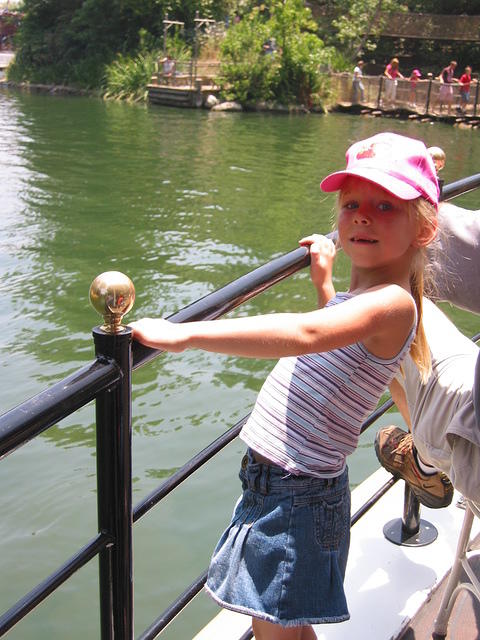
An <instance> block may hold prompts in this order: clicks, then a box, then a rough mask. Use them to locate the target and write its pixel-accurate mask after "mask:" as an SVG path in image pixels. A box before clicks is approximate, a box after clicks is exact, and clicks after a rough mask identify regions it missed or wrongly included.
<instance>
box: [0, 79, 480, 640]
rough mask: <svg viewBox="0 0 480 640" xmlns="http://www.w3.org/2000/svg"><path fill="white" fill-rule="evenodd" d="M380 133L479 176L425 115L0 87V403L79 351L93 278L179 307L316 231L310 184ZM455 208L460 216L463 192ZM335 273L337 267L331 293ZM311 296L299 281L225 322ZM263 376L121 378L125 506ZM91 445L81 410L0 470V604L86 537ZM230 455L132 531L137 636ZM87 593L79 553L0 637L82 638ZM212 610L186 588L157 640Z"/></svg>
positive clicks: (239, 408) (218, 487)
mask: <svg viewBox="0 0 480 640" xmlns="http://www.w3.org/2000/svg"><path fill="white" fill-rule="evenodd" d="M382 130H394V131H397V132H403V133H406V134H409V135H412V136H415V137H422V138H423V139H424V140H425V142H426V144H427V145H428V146H431V145H438V146H441V147H442V148H443V149H444V150H445V152H446V154H447V166H446V169H445V170H444V176H443V177H444V178H445V181H446V182H447V183H448V182H450V181H453V180H457V179H459V178H461V177H463V176H466V175H470V174H472V173H477V172H478V171H479V169H480V167H479V165H478V158H479V157H480V137H479V135H478V131H472V130H460V129H456V128H453V127H450V126H446V125H441V124H436V125H434V126H431V125H427V124H417V123H412V122H402V121H399V120H388V119H371V118H362V117H355V116H346V115H328V116H319V115H311V116H274V115H266V114H222V113H211V112H206V111H195V110H177V109H168V108H160V107H150V108H149V107H145V106H131V105H126V104H118V103H106V102H102V101H99V100H95V99H88V98H59V97H50V96H40V95H26V94H19V93H13V92H12V93H9V92H6V91H4V92H2V93H0V140H1V143H0V180H1V203H2V204H1V213H0V266H1V274H2V280H1V305H0V313H1V326H2V334H1V339H0V366H1V375H2V377H1V380H2V384H1V387H0V409H1V411H2V412H3V411H6V410H8V409H10V408H11V407H13V406H15V405H16V404H19V403H20V402H22V401H23V400H25V399H27V398H28V397H30V396H32V395H34V394H35V393H38V392H40V391H42V390H43V389H44V388H46V387H47V386H49V385H50V384H53V383H54V382H56V381H58V380H60V379H61V378H63V377H65V376H66V375H68V374H70V373H72V372H73V371H75V370H76V369H77V368H79V367H80V366H82V365H83V364H85V363H87V362H90V361H91V360H93V357H94V355H93V342H92V338H91V329H92V327H93V326H95V325H97V324H99V323H100V322H99V321H100V318H99V316H97V315H96V313H95V312H94V310H93V308H92V307H91V306H90V304H89V300H88V290H89V287H90V284H91V282H92V280H93V279H94V278H95V277H96V276H97V275H98V274H100V273H102V272H104V271H109V270H118V271H122V272H124V273H126V274H127V275H128V276H129V277H130V278H131V279H132V280H133V282H134V284H135V288H136V295H137V298H136V302H135V306H134V308H133V310H132V311H131V312H130V314H129V316H128V317H127V319H134V318H136V317H142V316H145V315H150V316H155V315H160V314H169V313H171V312H173V311H175V310H176V309H178V308H180V307H182V306H185V305H186V304H188V303H189V302H191V301H193V300H194V299H196V298H198V297H200V296H203V295H205V294H206V293H208V292H210V291H213V290H214V289H216V288H218V287H220V286H221V285H223V284H225V283H226V282H228V281H230V280H232V279H234V278H236V277H238V276H240V275H242V274H243V273H245V272H247V271H249V270H251V269H253V268H255V267H257V266H259V265H261V264H263V263H265V262H267V261H268V260H269V259H271V258H272V257H274V256H276V255H280V254H282V253H285V252H287V251H290V250H291V249H293V248H295V247H296V246H297V240H298V239H299V238H300V237H302V236H303V235H306V234H308V233H311V232H313V231H316V232H324V231H328V230H329V229H330V226H331V222H330V221H331V217H332V212H333V208H334V197H333V196H330V195H329V196H327V195H325V194H322V193H321V192H320V190H319V188H318V183H319V181H320V179H321V178H322V177H323V176H324V175H325V174H326V173H327V172H329V171H332V170H334V169H337V168H339V167H340V166H342V165H343V161H344V153H345V149H346V147H347V146H348V144H350V143H351V142H352V141H354V140H356V139H359V138H362V137H367V136H369V135H372V134H373V133H376V132H379V131H382ZM457 202H458V204H460V205H462V206H467V207H471V208H475V209H476V208H479V207H478V196H476V195H475V194H469V195H466V196H464V197H462V198H458V199H457ZM347 273H348V268H347V265H346V263H344V261H343V260H342V258H340V259H339V264H338V267H337V270H336V278H337V286H338V288H342V287H345V286H346V285H347ZM314 303H315V298H314V295H313V290H312V287H311V286H310V284H309V278H308V273H307V272H305V273H301V274H298V275H297V276H295V277H294V278H293V279H291V280H290V281H288V282H286V283H283V284H281V285H279V286H278V287H276V288H275V289H274V290H271V291H269V292H267V293H266V294H264V295H263V296H261V297H259V298H258V299H256V300H254V301H251V302H250V303H248V304H247V305H245V306H244V307H243V308H242V309H241V310H238V311H237V312H236V313H239V314H246V313H259V312H267V311H270V310H276V311H287V310H289V311H292V310H303V309H309V308H312V306H313V305H314ZM448 313H449V314H450V315H451V316H452V317H454V319H455V321H456V322H457V323H458V324H459V325H460V327H461V328H462V330H463V331H464V332H465V333H466V334H468V335H473V334H474V333H475V332H476V331H478V319H475V318H474V317H472V316H470V315H469V314H466V313H464V312H459V311H457V310H454V309H450V308H449V309H448ZM271 366H272V362H270V361H255V360H248V359H238V358H228V357H224V356H216V355H213V354H207V353H200V352H187V353H184V354H179V355H166V356H162V357H160V358H158V359H157V360H156V361H154V362H153V363H150V364H149V365H146V366H145V367H143V368H142V369H140V370H138V371H136V372H135V373H134V378H133V383H134V399H133V416H134V422H133V430H134V439H133V475H134V484H133V490H134V503H137V502H138V501H139V500H140V499H141V498H142V497H144V496H145V495H146V494H147V493H149V492H150V491H151V490H152V489H153V488H155V487H156V486H158V485H159V484H160V483H161V481H162V479H164V478H166V477H168V476H169V475H170V474H171V473H172V472H173V471H174V470H175V469H177V468H178V467H179V466H180V465H181V464H182V463H183V462H184V461H186V460H187V458H188V457H190V456H191V455H193V454H194V453H195V452H197V451H198V450H199V449H201V448H203V447H204V446H206V445H207V444H208V443H209V442H210V441H211V440H213V439H214V438H216V437H217V436H218V435H220V434H221V433H223V432H224V431H225V430H226V429H227V428H228V427H229V426H231V425H232V424H234V423H235V422H236V421H237V420H238V419H239V418H240V417H242V416H243V415H245V414H246V413H247V411H248V410H249V409H250V408H251V405H252V403H253V401H254V398H255V395H256V392H257V391H258V389H259V388H260V385H261V383H262V381H263V379H264V378H265V376H266V374H267V373H268V371H269V369H270V368H271ZM394 419H397V420H398V419H399V418H398V416H397V415H396V414H395V415H393V416H392V414H390V415H389V416H388V417H386V418H384V419H383V423H384V424H385V423H388V422H391V421H392V420H394ZM373 436H374V433H373V430H371V432H367V433H366V434H365V435H364V436H363V437H362V440H361V445H360V447H359V449H358V451H357V452H356V453H355V454H354V455H353V456H351V460H350V464H349V466H350V474H351V480H352V484H353V485H355V484H358V482H360V481H361V480H362V479H363V478H364V477H365V476H366V475H368V474H369V473H370V472H371V471H372V470H373V469H375V468H376V467H377V462H376V458H375V455H374V452H373V448H372V440H373ZM94 443H95V426H94V407H93V406H88V407H86V408H84V409H83V410H81V411H79V412H77V413H76V414H75V415H74V416H73V417H71V418H70V419H68V420H64V421H63V422H62V423H60V424H59V425H57V426H55V427H53V428H51V429H50V430H48V431H47V432H46V433H45V434H43V435H42V436H40V437H38V438H36V439H35V441H33V442H31V443H29V444H28V445H26V446H24V447H22V448H21V449H19V450H18V451H16V452H14V453H13V454H12V455H10V456H8V457H7V458H6V459H4V460H2V463H1V465H0V486H1V488H2V490H1V493H0V511H1V514H2V517H1V518H0V576H1V577H0V613H1V612H3V611H5V610H6V609H7V608H9V607H10V606H12V605H13V604H14V603H15V602H16V601H17V600H18V599H19V598H20V597H21V596H22V595H23V594H24V593H25V592H27V591H29V590H30V589H31V588H32V587H33V586H35V585H36V584H37V583H38V582H39V581H40V580H42V579H43V578H44V577H46V576H47V575H48V574H50V573H51V572H53V571H54V570H55V569H56V568H57V567H58V566H59V565H60V564H61V563H62V562H64V560H66V559H67V558H68V557H70V556H71V555H72V554H73V553H74V552H76V551H77V550H78V549H79V548H80V547H81V546H82V545H83V544H85V543H86V542H87V541H88V540H89V539H90V538H91V537H92V536H93V535H94V534H95V532H96V499H95V487H96V474H95V451H94ZM243 449H244V447H243V445H242V444H241V443H240V442H238V441H237V442H235V443H233V444H232V445H230V446H229V447H228V448H227V449H226V450H225V451H224V452H223V453H222V454H221V455H220V456H218V459H216V460H215V461H214V462H213V463H212V464H211V465H210V466H209V467H208V468H207V469H206V470H202V471H200V472H198V473H196V474H195V475H194V476H193V478H192V479H191V481H190V482H188V483H187V484H186V485H185V486H184V487H182V488H180V489H179V490H177V491H176V492H174V494H173V495H171V496H170V497H169V498H167V499H166V500H165V501H164V502H163V503H162V504H161V505H160V506H159V507H157V508H156V509H155V510H154V511H153V512H150V513H149V514H147V515H146V516H145V517H143V518H142V519H141V520H140V521H139V522H138V523H137V524H136V525H135V529H134V541H135V550H134V570H135V620H136V635H138V634H139V633H141V632H142V631H143V630H144V629H145V628H146V627H147V626H148V625H149V624H150V623H151V622H152V621H153V619H154V618H155V617H156V616H157V615H159V614H160V613H161V612H162V611H163V610H164V609H165V608H166V606H167V605H168V604H169V603H170V601H171V600H173V599H174V597H175V596H176V595H178V594H179V593H181V592H182V591H183V589H184V588H185V587H186V586H187V585H188V584H190V582H191V581H192V580H193V579H194V578H196V577H197V576H198V575H199V574H200V573H201V572H202V571H203V570H204V568H206V566H207V564H208V559H209V554H210V552H211V550H212V548H213V546H214V543H215V542H216V539H217V537H218V534H219V532H220V530H221V528H222V526H223V525H224V524H225V522H226V520H228V516H229V513H230V511H231V508H232V506H233V501H234V499H235V497H236V495H237V493H238V490H239V487H238V481H237V468H238V464H239V458H240V456H241V455H242V452H243ZM399 515H400V514H399ZM97 583H98V578H97V563H96V562H95V561H94V562H92V563H90V564H89V565H87V567H85V568H84V569H82V570H81V571H80V572H78V574H76V575H75V576H74V577H73V578H72V579H71V580H70V581H68V582H67V583H66V584H65V585H64V586H63V587H62V588H61V589H60V590H59V591H58V592H56V593H55V594H53V595H52V596H50V597H49V598H48V599H47V601H46V602H45V603H43V604H42V605H40V606H39V607H38V608H37V609H36V610H35V611H34V612H33V613H31V614H30V615H29V616H27V618H26V619H25V620H24V621H22V622H21V623H20V624H19V625H18V626H17V627H16V628H15V629H14V630H12V631H11V632H10V633H9V635H8V637H9V638H12V640H13V639H21V640H33V639H35V640H43V639H48V640H57V639H58V640H59V639H62V640H64V639H65V638H68V639H72V640H77V639H82V640H84V639H85V638H87V639H95V638H98V637H99V631H98V629H99V615H98V586H97ZM216 611H217V608H216V606H215V605H214V604H212V603H211V602H210V601H209V600H208V599H207V598H206V596H204V595H203V594H202V595H200V596H199V597H198V598H197V599H196V600H195V602H194V603H193V605H192V606H191V607H190V608H189V609H188V611H187V612H186V613H185V614H182V616H181V617H179V619H178V620H176V621H175V622H174V623H173V624H172V625H171V626H170V627H169V629H168V630H167V631H166V632H165V634H164V635H163V636H162V637H164V638H167V639H172V638H175V639H179V640H183V639H187V638H190V637H192V635H194V633H195V631H196V630H198V629H199V628H200V627H201V626H202V625H203V624H204V623H205V622H206V621H207V620H208V619H209V617H211V616H212V615H213V613H214V612H216Z"/></svg>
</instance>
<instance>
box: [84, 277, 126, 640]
mask: <svg viewBox="0 0 480 640" xmlns="http://www.w3.org/2000/svg"><path fill="white" fill-rule="evenodd" d="M134 300H135V288H134V286H133V282H132V281H131V280H130V278H128V277H127V276H125V275H124V274H123V273H120V272H118V271H108V272H106V273H102V274H100V275H99V276H97V278H95V280H94V281H93V282H92V285H91V287H90V302H91V303H92V305H93V307H94V308H95V309H96V310H97V311H98V312H99V313H100V314H101V315H103V319H104V321H105V322H104V324H103V325H102V326H101V327H96V328H95V329H94V330H93V338H94V341H95V353H96V356H97V359H98V360H107V361H113V362H115V364H116V366H117V367H118V369H119V371H120V379H119V381H118V382H116V383H115V384H114V385H112V386H111V387H109V388H107V389H106V390H104V391H102V392H101V393H99V394H98V395H97V398H96V421H97V492H98V495H97V504H98V529H99V531H100V533H105V534H107V535H108V536H110V538H111V539H112V540H113V542H112V544H111V545H109V546H108V547H107V548H106V549H104V550H103V551H101V552H100V554H99V564H100V567H99V573H100V576H99V581H100V631H101V633H100V637H101V639H102V640H133V551H132V537H133V536H132V527H133V509H132V366H133V357H132V330H131V329H130V327H124V326H122V324H121V321H122V317H123V316H124V314H125V313H128V311H129V310H130V309H131V307H132V306H133V302H134Z"/></svg>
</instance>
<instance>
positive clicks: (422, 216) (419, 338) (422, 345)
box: [332, 190, 437, 384]
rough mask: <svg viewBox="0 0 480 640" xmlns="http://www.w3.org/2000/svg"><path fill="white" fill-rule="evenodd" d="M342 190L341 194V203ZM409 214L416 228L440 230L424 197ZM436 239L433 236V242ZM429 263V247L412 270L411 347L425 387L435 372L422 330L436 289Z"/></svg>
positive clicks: (411, 204)
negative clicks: (428, 297) (426, 298)
mask: <svg viewBox="0 0 480 640" xmlns="http://www.w3.org/2000/svg"><path fill="white" fill-rule="evenodd" d="M341 195H342V191H341V190H340V191H339V193H338V202H340V198H341ZM408 215H409V216H412V217H414V218H415V220H416V221H417V228H420V227H423V226H425V225H426V226H430V228H431V229H432V230H435V231H436V229H437V223H436V221H437V210H436V208H435V207H434V205H433V204H431V203H430V202H428V201H427V200H425V198H422V197H419V198H416V199H415V200H409V201H408ZM337 216H338V209H337V211H336V214H335V217H334V221H333V225H332V228H333V229H337ZM434 237H435V234H433V237H432V240H433V238H434ZM336 246H337V248H339V247H340V245H339V240H338V238H337V242H336ZM429 265H430V260H429V257H428V254H427V246H425V247H421V248H419V249H417V252H416V254H415V256H414V259H413V261H412V264H411V267H410V278H409V280H410V291H411V294H412V298H413V299H414V301H415V306H416V308H417V329H416V332H415V338H414V339H413V342H412V345H411V347H410V355H411V357H412V360H413V361H414V363H415V365H416V367H417V369H418V372H419V374H420V379H421V381H422V383H423V384H426V382H427V380H428V378H429V376H430V374H431V372H432V358H431V354H430V347H429V346H428V342H427V337H426V335H425V330H424V328H423V294H424V291H425V290H426V289H428V290H429V291H430V290H432V289H433V287H434V283H433V277H432V275H431V268H430V266H429Z"/></svg>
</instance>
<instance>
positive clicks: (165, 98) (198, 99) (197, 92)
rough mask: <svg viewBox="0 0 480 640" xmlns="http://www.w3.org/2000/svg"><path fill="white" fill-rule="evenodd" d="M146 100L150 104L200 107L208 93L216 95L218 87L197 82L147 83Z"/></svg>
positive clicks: (218, 90)
mask: <svg viewBox="0 0 480 640" xmlns="http://www.w3.org/2000/svg"><path fill="white" fill-rule="evenodd" d="M147 89H148V100H149V101H150V102H151V103H152V104H161V105H165V106H168V107H187V108H197V109H198V108H200V107H203V105H204V104H205V99H206V97H207V96H208V95H215V96H217V95H218V94H219V92H220V89H219V87H217V86H216V85H212V84H201V83H197V86H193V87H192V86H190V85H183V86H182V85H180V86H176V85H167V84H156V83H152V84H149V85H148V87H147Z"/></svg>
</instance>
